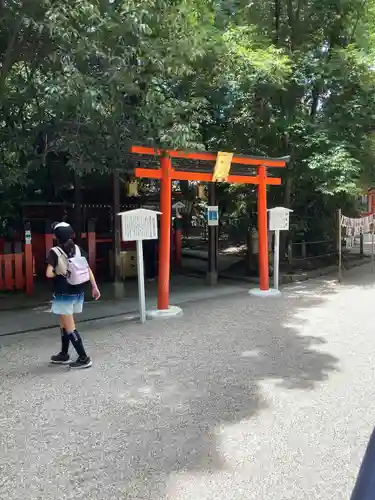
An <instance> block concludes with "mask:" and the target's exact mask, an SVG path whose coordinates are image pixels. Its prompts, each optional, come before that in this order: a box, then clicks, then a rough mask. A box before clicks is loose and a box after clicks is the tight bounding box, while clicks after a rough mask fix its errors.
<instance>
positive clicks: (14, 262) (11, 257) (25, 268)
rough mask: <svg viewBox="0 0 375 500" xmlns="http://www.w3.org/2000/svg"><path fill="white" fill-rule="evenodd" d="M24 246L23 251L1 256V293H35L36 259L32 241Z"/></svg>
mask: <svg viewBox="0 0 375 500" xmlns="http://www.w3.org/2000/svg"><path fill="white" fill-rule="evenodd" d="M22 246H23V251H14V252H12V253H11V252H10V251H8V252H7V253H1V254H0V292H3V291H14V290H24V291H25V292H26V293H27V294H28V295H31V294H32V292H33V288H34V259H33V253H32V246H31V241H30V242H28V243H26V244H25V245H22ZM21 249H22V247H21Z"/></svg>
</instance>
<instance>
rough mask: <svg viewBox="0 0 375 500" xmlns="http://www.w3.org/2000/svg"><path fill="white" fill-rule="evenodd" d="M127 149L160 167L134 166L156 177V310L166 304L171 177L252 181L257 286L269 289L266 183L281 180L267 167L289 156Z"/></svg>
mask: <svg viewBox="0 0 375 500" xmlns="http://www.w3.org/2000/svg"><path fill="white" fill-rule="evenodd" d="M130 152H131V153H136V154H141V155H148V156H154V157H159V158H160V168H143V167H137V168H136V169H135V176H136V177H143V178H148V179H160V211H161V213H162V215H161V221H160V222H161V224H160V252H159V289H158V309H161V310H164V309H168V307H169V276H170V234H171V219H172V213H171V211H172V185H171V181H172V180H182V181H200V182H218V181H219V182H220V181H224V182H229V183H236V184H237V183H238V184H255V185H257V186H258V232H259V275H260V288H261V290H268V289H269V278H268V237H267V235H268V229H267V185H274V186H278V185H280V184H281V179H280V178H277V177H268V176H267V167H271V168H273V167H276V168H282V167H285V166H286V163H287V162H288V161H289V157H283V158H264V157H258V156H246V155H233V154H231V153H217V154H215V153H206V152H185V151H176V150H169V149H166V150H161V149H155V148H149V147H143V146H132V147H131V149H130ZM172 159H177V162H176V163H177V165H176V166H175V168H173V166H172ZM178 160H180V161H178ZM184 160H185V161H184ZM186 160H190V161H186ZM191 160H194V161H195V162H196V163H198V165H199V167H198V168H197V167H196V166H195V168H194V166H191V165H189V163H191ZM215 162H216V163H215ZM184 163H185V165H184ZM186 164H187V166H186ZM254 169H256V170H257V172H256V175H253V174H254V172H252V170H254Z"/></svg>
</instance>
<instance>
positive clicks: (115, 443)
mask: <svg viewBox="0 0 375 500" xmlns="http://www.w3.org/2000/svg"><path fill="white" fill-rule="evenodd" d="M335 290H336V289H335V287H334V286H333V285H331V284H330V283H329V282H327V285H326V286H324V287H323V289H322V288H321V284H320V285H317V286H316V289H314V286H312V285H311V284H309V287H308V289H307V286H306V285H303V284H302V285H295V286H292V287H290V288H289V289H288V291H286V292H285V293H284V295H283V297H282V298H281V299H271V300H269V299H266V300H262V299H254V298H250V297H249V296H248V295H247V294H246V293H244V295H238V296H232V297H227V298H222V297H221V298H219V299H217V300H215V301H214V300H207V301H202V302H200V303H190V304H187V305H186V306H185V310H184V316H183V317H182V318H177V319H175V320H170V321H168V322H162V321H160V322H153V323H151V322H149V323H147V324H146V325H145V326H141V325H135V324H133V325H127V326H124V327H123V328H119V327H118V325H116V330H112V331H111V330H110V327H109V331H107V328H105V326H104V324H102V325H101V330H100V331H99V330H95V331H92V332H91V333H90V335H89V334H88V332H87V333H86V338H87V339H88V343H89V346H90V348H91V349H90V350H91V351H92V353H93V357H94V360H95V363H96V364H95V366H94V368H93V369H92V370H89V371H84V372H79V373H76V372H66V371H65V370H62V369H61V368H60V369H52V370H51V371H50V372H49V373H46V371H45V369H44V361H43V360H44V359H45V358H46V357H47V356H48V355H49V354H50V352H51V351H52V350H53V349H54V346H55V339H53V337H52V336H51V334H47V335H46V334H35V335H33V336H28V337H23V338H18V339H17V340H14V341H13V342H12V343H10V344H9V345H8V346H6V347H4V349H3V351H2V353H3V362H2V364H1V368H0V394H1V395H0V404H1V407H2V410H3V411H2V418H3V419H4V420H3V422H6V425H7V429H8V430H7V432H6V433H5V434H4V436H2V439H3V446H2V449H3V450H4V449H5V450H8V451H5V452H3V453H2V457H1V458H0V471H1V477H2V478H7V479H6V480H5V482H3V483H2V486H1V487H0V491H1V492H2V495H1V496H2V497H3V498H8V500H13V499H17V500H18V499H21V498H24V493H25V492H27V497H28V499H29V500H34V499H37V498H38V499H42V500H44V499H46V500H47V499H48V500H54V499H57V498H67V499H68V498H69V499H70V498H72V499H73V498H75V499H78V498H79V499H81V498H95V499H97V500H99V499H100V500H101V499H103V500H104V499H105V500H108V499H112V498H113V499H115V498H119V499H120V498H124V499H125V498H126V499H142V500H146V499H148V500H161V499H167V498H168V499H173V500H178V499H180V498H182V497H179V496H174V495H171V496H170V493H167V484H168V481H169V478H170V476H171V475H173V474H174V473H177V472H181V471H204V472H206V473H210V472H213V471H215V470H218V469H223V470H225V468H226V464H225V459H224V457H223V456H222V454H221V453H220V450H219V444H218V441H217V435H218V432H219V431H220V427H221V426H225V425H228V424H235V423H237V422H240V421H241V420H244V419H246V420H248V419H251V417H252V416H254V415H255V414H256V413H257V412H260V411H261V410H262V409H264V408H265V407H266V402H265V401H264V400H263V399H262V395H261V392H260V388H259V384H260V382H262V381H263V380H270V379H271V380H275V381H277V383H280V384H283V386H285V387H287V388H288V389H290V390H293V389H300V390H301V389H302V390H311V389H313V388H314V387H315V386H316V384H317V383H319V382H321V381H324V380H325V379H326V378H327V377H329V375H330V373H332V372H334V371H335V370H337V369H338V368H337V363H338V360H337V359H336V358H334V357H333V356H331V355H329V354H327V353H326V352H323V350H322V346H323V344H324V342H325V341H324V340H323V339H322V338H320V337H319V332H316V334H315V335H314V336H310V335H306V336H304V335H301V333H300V332H301V331H303V328H304V324H305V322H306V321H305V320H304V318H303V314H302V315H299V311H305V310H306V309H311V308H316V309H317V311H318V309H319V306H321V305H323V304H324V302H325V301H326V300H327V299H329V297H330V296H332V294H334V293H336V292H335ZM317 314H318V312H317ZM38 344H40V347H38ZM39 368H40V376H38V369H39ZM20 421H22V425H19V422H20ZM0 423H1V420H0ZM11 443H13V451H12V452H11V451H9V450H10V444H11ZM14 448H15V449H16V453H14ZM20 470H22V471H23V472H22V477H23V479H22V482H19V478H20ZM25 471H26V472H25ZM35 478H38V479H35ZM16 483H17V484H18V483H19V485H18V486H17V487H16V488H15V486H14V485H15V484H16ZM61 493H64V495H66V496H62V495H61ZM186 498H188V497H186ZM189 498H190V497H189ZM184 499H185V497H184ZM192 500H199V499H192Z"/></svg>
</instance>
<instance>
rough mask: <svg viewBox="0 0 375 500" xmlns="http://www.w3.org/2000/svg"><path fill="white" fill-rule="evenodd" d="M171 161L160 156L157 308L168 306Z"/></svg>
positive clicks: (163, 308) (168, 157)
mask: <svg viewBox="0 0 375 500" xmlns="http://www.w3.org/2000/svg"><path fill="white" fill-rule="evenodd" d="M171 169H172V161H171V158H170V156H168V155H166V154H165V153H164V154H163V156H161V157H160V170H161V179H160V212H161V215H160V240H159V285H158V309H161V310H165V309H168V307H169V280H170V271H171V261H170V255H171V223H172V180H171Z"/></svg>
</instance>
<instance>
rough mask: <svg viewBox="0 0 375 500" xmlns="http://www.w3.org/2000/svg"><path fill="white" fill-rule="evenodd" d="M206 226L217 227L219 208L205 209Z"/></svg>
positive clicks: (210, 207)
mask: <svg viewBox="0 0 375 500" xmlns="http://www.w3.org/2000/svg"><path fill="white" fill-rule="evenodd" d="M207 224H208V225H209V226H218V225H219V207H218V206H208V207H207Z"/></svg>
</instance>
